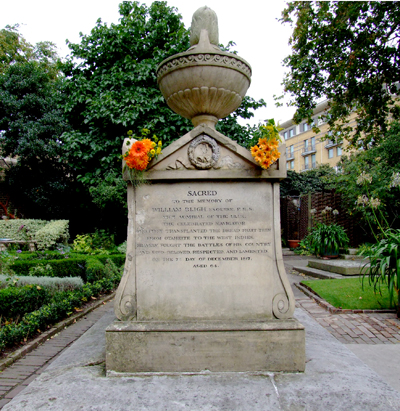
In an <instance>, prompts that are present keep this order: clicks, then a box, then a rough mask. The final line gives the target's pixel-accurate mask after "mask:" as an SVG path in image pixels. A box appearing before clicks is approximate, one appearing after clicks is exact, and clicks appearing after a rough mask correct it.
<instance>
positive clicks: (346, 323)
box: [296, 296, 400, 344]
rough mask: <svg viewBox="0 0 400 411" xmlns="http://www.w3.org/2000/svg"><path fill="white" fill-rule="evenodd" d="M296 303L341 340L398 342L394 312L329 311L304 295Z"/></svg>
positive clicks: (398, 325)
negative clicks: (337, 312) (343, 312)
mask: <svg viewBox="0 0 400 411" xmlns="http://www.w3.org/2000/svg"><path fill="white" fill-rule="evenodd" d="M296 306H298V307H301V308H303V309H304V310H305V311H306V312H307V313H308V314H310V315H311V316H312V317H313V318H314V319H315V320H316V321H317V322H318V324H320V325H322V326H323V327H324V328H325V329H326V330H328V331H329V332H330V333H331V334H332V335H333V336H334V337H335V338H336V339H338V340H339V341H340V342H342V343H344V344H400V320H399V319H398V318H397V317H396V314H395V313H382V314H380V313H373V314H352V313H346V314H331V313H330V312H329V311H327V310H325V309H324V308H322V307H320V306H319V305H318V304H317V303H316V302H315V301H314V300H311V299H310V298H308V297H306V296H304V298H296Z"/></svg>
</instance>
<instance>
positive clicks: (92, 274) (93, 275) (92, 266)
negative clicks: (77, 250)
mask: <svg viewBox="0 0 400 411" xmlns="http://www.w3.org/2000/svg"><path fill="white" fill-rule="evenodd" d="M103 277H104V264H103V263H102V262H101V261H100V260H98V259H97V258H88V259H87V260H86V280H87V281H88V282H89V283H93V282H95V281H97V280H100V279H101V278H103Z"/></svg>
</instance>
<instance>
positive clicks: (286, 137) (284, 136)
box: [283, 131, 288, 140]
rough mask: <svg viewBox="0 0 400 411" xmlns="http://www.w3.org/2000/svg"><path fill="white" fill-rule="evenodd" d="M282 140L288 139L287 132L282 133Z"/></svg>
mask: <svg viewBox="0 0 400 411" xmlns="http://www.w3.org/2000/svg"><path fill="white" fill-rule="evenodd" d="M283 138H284V139H285V140H287V139H288V132H287V131H285V132H284V133H283Z"/></svg>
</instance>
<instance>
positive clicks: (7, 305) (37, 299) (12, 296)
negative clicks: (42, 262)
mask: <svg viewBox="0 0 400 411" xmlns="http://www.w3.org/2000/svg"><path fill="white" fill-rule="evenodd" d="M50 298H51V295H50V292H49V291H48V290H47V289H46V288H42V287H39V286H37V285H24V286H22V287H8V288H3V289H1V290H0V316H1V317H3V318H8V319H9V318H14V319H15V318H16V317H17V316H19V317H22V316H23V315H25V314H26V313H30V312H32V311H35V310H38V309H39V308H40V307H41V306H42V305H43V304H47V303H48V302H49V301H50Z"/></svg>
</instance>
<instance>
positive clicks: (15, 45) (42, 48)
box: [0, 24, 59, 77]
mask: <svg viewBox="0 0 400 411" xmlns="http://www.w3.org/2000/svg"><path fill="white" fill-rule="evenodd" d="M18 27H19V25H18V24H16V25H14V26H6V27H5V28H4V29H2V30H0V74H3V73H5V72H6V71H7V70H8V68H9V67H10V66H12V65H14V64H18V63H26V62H31V61H35V62H36V63H39V64H40V65H41V67H43V68H45V69H46V70H47V71H48V72H49V73H51V74H52V76H53V77H55V76H56V75H57V72H58V70H57V64H58V61H59V58H58V56H57V53H56V51H55V47H56V46H55V44H54V43H51V42H49V41H44V42H39V43H37V44H36V45H35V46H32V45H31V44H29V43H28V42H27V41H26V40H25V39H24V38H23V37H22V35H21V34H20V33H19V32H18Z"/></svg>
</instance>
